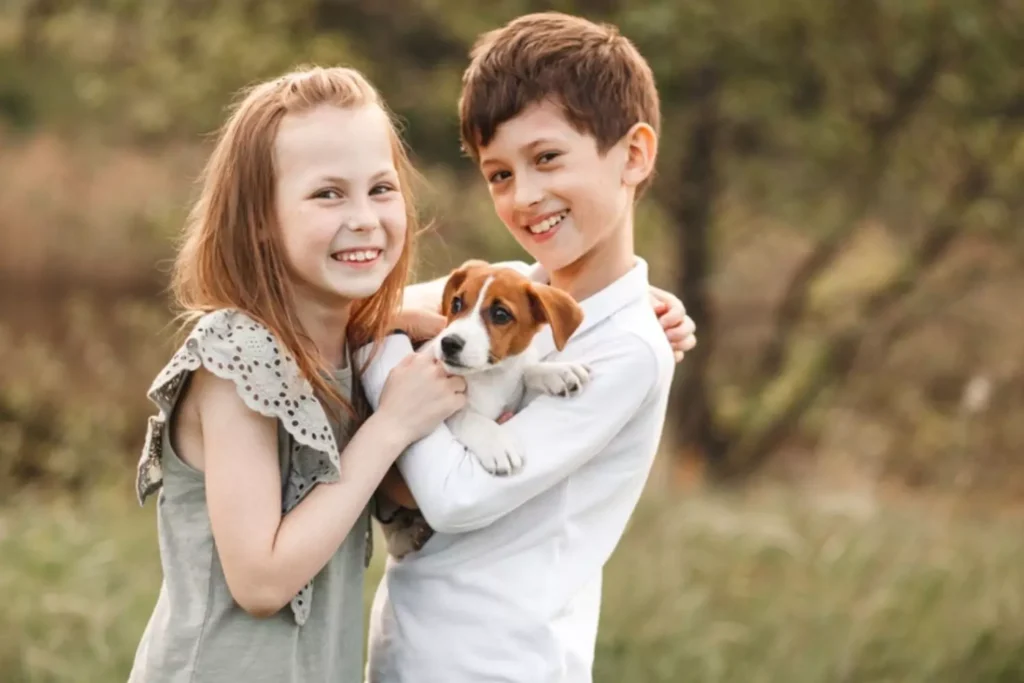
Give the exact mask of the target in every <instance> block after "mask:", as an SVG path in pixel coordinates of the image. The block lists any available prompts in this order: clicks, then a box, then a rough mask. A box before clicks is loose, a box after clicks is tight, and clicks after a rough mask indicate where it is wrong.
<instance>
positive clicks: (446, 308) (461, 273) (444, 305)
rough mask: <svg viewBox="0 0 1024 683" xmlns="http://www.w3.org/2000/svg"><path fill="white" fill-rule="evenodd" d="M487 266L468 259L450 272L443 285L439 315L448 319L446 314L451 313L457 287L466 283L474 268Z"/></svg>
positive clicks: (485, 263) (478, 261)
mask: <svg viewBox="0 0 1024 683" xmlns="http://www.w3.org/2000/svg"><path fill="white" fill-rule="evenodd" d="M489 265H490V264H489V263H487V262H486V261H480V260H478V259H470V260H468V261H466V262H465V263H463V264H462V265H461V266H459V267H458V268H456V269H455V270H453V271H452V273H451V275H449V276H448V281H447V282H445V283H444V294H442V295H441V315H443V316H445V317H448V314H449V313H450V312H451V306H452V298H453V297H454V296H455V292H456V291H458V289H459V287H461V286H462V283H463V282H465V281H466V278H467V277H468V276H469V273H470V271H471V270H473V269H474V268H480V267H486V266H489Z"/></svg>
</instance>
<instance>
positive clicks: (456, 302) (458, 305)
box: [452, 296, 462, 313]
mask: <svg viewBox="0 0 1024 683" xmlns="http://www.w3.org/2000/svg"><path fill="white" fill-rule="evenodd" d="M461 310H462V297H461V296H457V297H455V298H454V299H452V313H458V312H459V311H461Z"/></svg>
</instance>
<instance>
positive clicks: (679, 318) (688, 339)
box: [651, 287, 697, 363]
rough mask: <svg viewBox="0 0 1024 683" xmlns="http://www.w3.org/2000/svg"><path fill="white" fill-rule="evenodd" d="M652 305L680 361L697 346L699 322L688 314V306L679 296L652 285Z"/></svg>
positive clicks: (677, 360) (677, 359)
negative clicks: (694, 320)
mask: <svg viewBox="0 0 1024 683" xmlns="http://www.w3.org/2000/svg"><path fill="white" fill-rule="evenodd" d="M651 306H652V307H653V308H654V312H655V313H656V314H657V315H658V321H659V322H660V323H661V327H662V328H663V329H664V330H665V336H666V337H667V338H668V341H669V344H671V345H672V350H673V351H674V352H675V357H676V362H677V363H678V362H679V361H681V360H682V359H683V356H684V355H686V352H687V351H692V350H693V348H694V347H695V346H697V336H696V332H697V324H696V323H695V322H693V318H691V317H690V316H688V315H686V308H685V307H684V306H683V302H682V301H680V300H679V297H677V296H676V295H675V294H672V293H671V292H666V291H665V290H663V289H658V288H657V287H651Z"/></svg>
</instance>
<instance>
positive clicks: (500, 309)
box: [491, 306, 513, 325]
mask: <svg viewBox="0 0 1024 683" xmlns="http://www.w3.org/2000/svg"><path fill="white" fill-rule="evenodd" d="M512 320H513V318H512V314H511V313H510V312H509V310H508V309H507V308H505V307H504V306H494V307H492V308H491V322H492V323H494V324H495V325H507V324H508V323H510V322H512Z"/></svg>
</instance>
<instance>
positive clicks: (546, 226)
mask: <svg viewBox="0 0 1024 683" xmlns="http://www.w3.org/2000/svg"><path fill="white" fill-rule="evenodd" d="M568 215H569V212H568V211H563V212H562V213H560V214H557V215H555V216H551V217H550V218H546V219H544V220H542V221H541V222H540V223H537V224H536V225H531V226H530V232H532V233H533V234H534V235H539V234H541V233H544V232H547V231H548V230H550V229H551V228H553V227H555V226H556V225H558V224H559V223H561V222H562V219H563V218H565V217H566V216H568Z"/></svg>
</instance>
